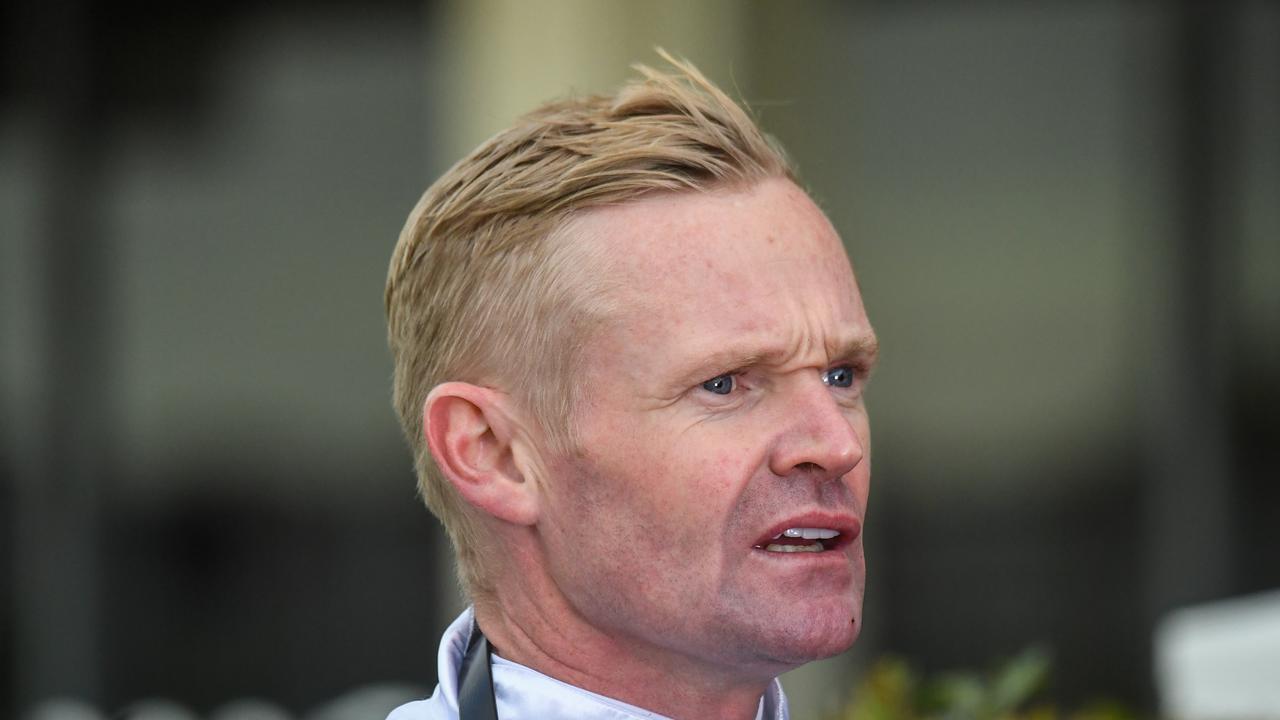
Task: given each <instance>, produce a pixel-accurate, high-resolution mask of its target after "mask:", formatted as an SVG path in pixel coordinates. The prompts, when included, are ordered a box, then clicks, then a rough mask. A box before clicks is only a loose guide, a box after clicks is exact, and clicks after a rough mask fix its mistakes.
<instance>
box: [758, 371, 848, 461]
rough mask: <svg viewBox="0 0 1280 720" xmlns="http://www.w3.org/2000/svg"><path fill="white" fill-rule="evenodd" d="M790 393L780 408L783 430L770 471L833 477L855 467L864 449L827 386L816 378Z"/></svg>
mask: <svg viewBox="0 0 1280 720" xmlns="http://www.w3.org/2000/svg"><path fill="white" fill-rule="evenodd" d="M793 393H794V394H793V396H792V397H790V398H789V401H788V402H787V403H785V404H784V406H783V408H782V412H783V413H785V416H784V417H783V418H781V423H780V425H781V426H782V428H783V430H782V433H781V435H780V436H779V437H778V441H777V443H776V444H775V446H774V450H773V453H772V455H771V457H770V461H769V469H770V470H771V471H772V472H773V474H774V475H777V476H778V477H788V476H791V475H795V474H797V473H809V474H814V475H817V476H819V477H821V478H822V479H824V480H834V479H837V478H839V477H842V476H844V475H845V474H846V473H848V472H849V471H851V470H853V469H854V468H855V467H857V465H858V463H860V462H862V458H863V456H864V455H865V454H866V450H865V448H864V447H863V442H862V438H860V437H858V432H857V430H855V429H854V426H853V423H852V422H850V420H849V416H848V414H847V413H848V410H846V409H844V408H842V407H841V406H840V404H839V403H837V402H836V399H835V398H834V397H832V394H831V388H829V387H828V386H827V385H826V384H825V383H823V382H822V381H821V379H817V380H816V381H815V382H813V383H809V382H805V383H804V387H803V388H796V389H794V390H793Z"/></svg>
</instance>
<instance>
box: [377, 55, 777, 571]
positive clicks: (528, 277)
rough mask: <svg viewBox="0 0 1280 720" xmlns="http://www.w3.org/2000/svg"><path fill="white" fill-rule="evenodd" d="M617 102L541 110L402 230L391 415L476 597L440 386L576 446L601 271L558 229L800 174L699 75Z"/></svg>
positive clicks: (681, 76) (598, 316) (603, 311)
mask: <svg viewBox="0 0 1280 720" xmlns="http://www.w3.org/2000/svg"><path fill="white" fill-rule="evenodd" d="M659 53H660V54H661V55H662V57H663V58H664V59H665V60H666V61H667V62H669V63H670V64H671V65H672V69H673V72H661V71H658V70H655V69H652V68H649V67H646V66H643V65H637V66H635V69H636V70H637V71H638V72H639V73H640V74H641V77H640V78H638V79H636V80H634V81H632V82H631V83H630V84H628V85H626V86H624V87H623V88H622V89H621V90H620V91H619V92H618V94H617V95H616V96H614V97H604V96H591V97H584V98H577V99H570V100H564V101H559V102H552V103H548V104H546V105H544V106H542V107H540V108H538V109H537V110H534V111H533V112H531V113H529V114H528V115H525V116H523V117H521V118H520V119H519V120H518V121H517V122H516V124H515V125H514V126H513V127H511V128H510V129H508V130H504V131H503V132H500V133H498V134H497V135H496V136H494V137H492V138H490V139H489V140H488V141H487V142H485V143H484V144H483V145H481V146H480V147H478V148H476V149H475V150H474V151H473V152H472V153H471V154H470V155H468V156H466V157H465V158H463V159H462V160H460V161H459V162H458V163H457V164H456V165H454V166H453V167H452V168H450V169H449V170H448V171H447V172H446V173H445V174H444V175H443V176H441V177H440V178H439V179H438V180H437V181H436V182H435V183H434V184H432V185H431V187H429V188H428V189H427V191H426V193H425V194H423V196H422V199H421V200H419V202H418V204H417V206H416V207H415V208H414V209H413V212H412V213H411V214H410V215H409V219H408V221H407V222H406V223H405V226H404V230H403V231H402V232H401V234H400V239H399V242H398V243H397V244H396V248H395V252H394V254H393V255H392V258H391V267H390V270H389V272H388V276H387V286H386V296H385V300H386V311H387V325H388V342H389V344H390V346H391V352H392V355H393V357H394V361H395V389H394V404H395V408H396V411H397V413H398V414H399V417H400V424H401V426H402V428H403V429H404V433H405V435H406V437H407V438H408V441H409V444H410V446H411V447H412V449H413V454H414V460H415V466H416V469H417V475H418V487H419V490H420V492H421V494H422V496H423V499H424V500H425V501H426V504H427V506H428V507H429V508H430V509H431V511H432V512H433V513H434V514H435V515H436V516H437V517H438V518H439V519H440V521H441V522H442V523H443V525H444V527H445V529H446V530H447V532H448V534H449V538H450V541H451V542H452V543H453V547H454V552H455V556H456V558H457V561H458V577H459V580H460V582H461V583H462V586H463V589H464V591H466V592H468V593H471V594H472V595H473V596H474V595H475V594H477V593H481V592H483V591H485V590H486V589H487V587H488V583H487V582H486V577H485V573H484V571H483V568H482V567H481V564H482V561H481V554H480V552H479V548H480V545H479V543H478V542H477V541H478V537H477V528H476V524H475V521H474V519H473V517H472V516H471V511H470V508H469V506H468V505H467V504H466V502H465V501H463V500H462V499H461V498H460V497H459V496H458V495H457V493H456V491H455V490H454V488H453V486H452V485H451V484H450V483H449V482H448V481H447V480H446V479H444V478H443V477H442V476H441V474H440V472H439V470H438V469H437V468H436V466H435V464H434V462H433V460H432V458H431V454H430V452H429V450H428V448H427V443H426V441H425V438H424V437H423V415H422V413H423V403H424V401H425V399H426V397H427V394H428V393H429V392H430V390H431V388H432V387H434V386H436V385H437V384H439V383H441V382H445V381H451V380H457V381H464V382H472V383H476V384H482V385H489V386H492V387H498V388H500V389H502V390H504V391H506V392H508V393H511V394H512V395H513V396H514V397H516V398H517V399H518V400H519V401H521V402H522V403H523V404H524V406H525V408H526V409H527V410H528V411H529V412H530V414H531V416H532V417H534V418H538V421H539V422H540V423H541V424H542V428H543V430H544V431H545V433H544V434H545V435H546V436H547V437H548V438H549V439H550V441H551V442H552V443H553V444H554V445H555V446H556V447H555V449H557V450H559V451H568V450H571V449H572V448H573V447H574V433H573V428H572V413H573V409H574V407H575V406H576V403H577V401H578V399H579V391H578V388H577V387H576V385H575V383H573V382H572V379H573V378H574V376H575V374H576V369H577V365H578V362H579V359H580V358H579V355H580V354H579V353H578V352H577V349H578V348H579V347H581V345H582V343H583V341H584V340H585V339H586V337H588V336H589V335H590V333H591V331H592V329H593V328H594V327H596V326H597V324H598V323H599V322H601V321H602V320H603V319H604V318H605V317H607V315H608V306H607V304H606V303H605V300H606V299H607V297H608V295H609V293H607V292H604V290H605V288H602V287H600V286H599V285H598V284H597V283H596V282H595V281H596V280H598V279H599V278H598V273H592V272H591V268H592V267H593V266H594V264H593V263H592V262H591V261H590V258H586V257H583V256H582V253H581V252H580V248H579V245H581V244H578V245H575V244H574V243H573V242H571V241H570V240H569V239H568V236H569V235H571V233H568V232H565V230H566V228H567V227H568V225H569V222H570V220H571V219H572V217H573V215H574V213H576V212H578V211H580V210H584V209H586V208H591V207H597V206H600V205H605V204H615V203H620V202H625V201H627V200H630V199H633V198H637V197H639V196H641V195H645V194H649V193H653V192H661V191H668V192H671V191H696V190H705V189H708V188H712V187H717V186H722V185H739V184H750V183H753V182H756V181H759V180H763V179H766V178H771V177H792V172H791V169H790V166H789V164H788V162H787V160H786V157H785V155H784V154H783V152H782V151H781V149H780V148H779V147H777V146H776V145H775V144H774V143H773V142H771V140H770V139H768V138H767V137H766V136H765V135H764V134H763V133H761V131H760V130H759V128H757V127H756V125H755V123H754V122H753V121H752V120H751V118H750V117H749V116H748V115H747V113H746V112H744V111H743V109H742V108H740V107H739V106H738V105H736V104H735V103H734V102H733V101H732V100H731V99H730V98H729V97H728V96H727V95H725V94H724V92H722V91H721V90H720V89H719V88H717V87H716V86H715V85H713V84H712V83H711V82H710V81H708V80H707V79H706V78H705V77H704V76H703V75H702V74H701V73H700V72H699V71H698V70H697V69H696V68H695V67H693V65H691V64H690V63H688V62H682V61H679V60H676V59H674V58H672V57H671V56H670V55H668V54H666V53H664V52H662V51H661V50H659Z"/></svg>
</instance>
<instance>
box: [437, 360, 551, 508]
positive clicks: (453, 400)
mask: <svg viewBox="0 0 1280 720" xmlns="http://www.w3.org/2000/svg"><path fill="white" fill-rule="evenodd" d="M504 400H505V396H503V395H502V394H501V393H499V392H498V391H496V390H492V389H490V388H485V387H480V386H479V385H472V384H470V383H463V382H446V383H441V384H440V385H437V386H435V387H434V388H432V390H431V392H430V393H429V394H428V395H427V400H426V402H425V403H423V406H422V421H423V426H422V433H423V437H424V439H425V440H426V441H427V446H428V447H430V448H431V455H432V456H433V457H434V458H435V461H436V465H437V466H438V467H439V468H440V472H441V473H443V474H444V476H445V479H446V480H448V482H450V483H451V484H452V485H453V487H454V489H456V490H457V491H458V494H459V495H461V496H462V497H463V499H465V500H466V501H467V502H468V503H470V504H471V505H472V506H474V507H475V508H477V509H479V510H482V511H484V512H485V513H487V514H489V515H492V516H493V517H495V518H498V519H499V520H504V521H506V522H509V523H514V524H516V525H532V524H533V523H534V521H535V520H536V519H537V508H538V502H537V499H538V498H537V489H536V484H535V483H533V482H531V481H530V480H531V479H529V478H525V477H524V475H523V474H522V473H521V471H520V469H519V468H518V467H517V466H516V463H515V460H514V456H513V454H512V450H511V442H512V438H513V436H514V432H515V430H516V428H515V427H514V420H513V418H512V417H511V416H510V414H509V413H508V412H507V409H506V404H505V402H504Z"/></svg>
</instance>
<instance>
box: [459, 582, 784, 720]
mask: <svg viewBox="0 0 1280 720" xmlns="http://www.w3.org/2000/svg"><path fill="white" fill-rule="evenodd" d="M475 613H476V622H477V623H478V624H479V625H480V628H481V629H482V630H483V631H484V633H485V635H486V636H487V637H488V638H489V642H490V643H491V644H492V645H493V647H494V651H495V652H496V653H497V654H498V655H500V656H501V657H503V658H506V659H507V660H511V661H512V662H516V663H519V664H521V665H524V666H526V667H529V668H532V669H534V670H537V671H538V672H540V673H542V674H544V675H547V676H550V677H553V678H555V679H557V680H560V681H562V682H566V683H569V684H570V685H573V686H575V687H579V688H582V689H583V690H588V691H590V692H593V693H596V694H598V695H604V696H605V697H609V698H613V699H615V700H621V701H622V702H625V703H628V704H630V705H635V706H637V707H641V708H644V709H646V710H650V711H653V712H656V713H660V714H662V715H666V716H668V717H671V718H676V719H677V720H683V719H684V718H724V719H725V720H753V719H754V718H755V717H756V715H757V711H758V709H759V705H760V698H761V696H762V695H763V694H764V692H765V690H766V689H767V688H768V686H769V683H770V682H771V678H742V677H734V675H733V674H732V673H726V672H723V671H720V670H717V669H714V668H712V667H709V666H708V665H707V664H705V663H701V662H697V661H693V660H690V659H687V658H682V657H679V656H677V655H674V654H672V653H668V652H665V651H663V650H661V649H659V648H646V647H636V646H635V645H634V644H633V643H629V642H628V641H627V639H626V638H615V637H610V636H608V635H606V634H605V633H602V632H600V631H598V630H596V629H595V628H592V627H591V626H590V624H589V623H586V622H585V621H583V620H582V619H581V618H580V617H579V616H577V615H576V614H573V613H571V615H572V617H571V618H565V617H563V614H564V613H560V612H548V608H545V607H542V606H540V605H539V604H538V603H535V602H530V601H528V596H527V595H524V594H518V595H517V596H516V597H504V598H502V599H501V600H495V599H494V598H483V597H481V598H477V599H476V604H475Z"/></svg>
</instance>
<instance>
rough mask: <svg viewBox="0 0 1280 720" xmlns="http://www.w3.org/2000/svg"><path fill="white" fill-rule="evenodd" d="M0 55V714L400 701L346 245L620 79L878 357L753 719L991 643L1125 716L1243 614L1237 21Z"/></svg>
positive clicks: (1277, 565)
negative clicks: (764, 147)
mask: <svg viewBox="0 0 1280 720" xmlns="http://www.w3.org/2000/svg"><path fill="white" fill-rule="evenodd" d="M0 45H2V48H3V56H2V57H3V75H2V77H0V83H2V84H0V405H2V411H0V537H2V538H3V549H4V552H3V553H2V554H0V648H3V650H4V651H5V652H4V653H3V655H0V714H3V715H7V716H14V717H20V716H22V715H23V714H26V713H29V712H31V711H32V709H33V708H37V707H45V708H46V709H47V708H48V707H50V706H48V705H43V706H41V705H39V704H40V703H44V702H46V701H48V700H49V699H51V698H67V699H72V700H76V701H79V702H83V703H86V704H87V705H89V706H93V707H96V708H98V709H99V710H100V711H101V712H102V713H104V714H111V713H120V712H122V711H126V712H127V709H128V708H130V707H136V703H138V702H139V701H142V700H146V699H148V698H150V699H155V698H167V699H169V700H171V701H173V702H175V703H177V704H178V705H180V706H181V708H185V709H186V710H185V711H186V712H190V713H194V714H196V715H199V716H209V715H210V714H211V713H212V714H214V715H216V714H217V713H218V712H224V714H225V710H226V707H227V703H229V702H231V701H233V700H236V699H243V698H259V699H261V700H263V701H265V702H266V703H269V704H270V707H272V708H275V709H276V711H277V712H278V713H285V714H288V715H290V716H295V717H320V716H322V715H323V712H324V711H325V709H326V708H329V709H332V708H333V707H334V705H333V703H334V701H335V700H336V699H340V698H344V697H346V698H350V697H351V696H350V695H349V693H351V692H352V691H353V690H356V689H357V688H369V687H375V688H381V691H382V692H383V694H382V695H379V696H378V697H379V698H382V700H380V701H385V702H391V701H393V700H398V699H400V698H402V697H408V696H412V695H413V694H414V693H425V692H429V689H430V687H431V686H433V685H434V684H435V672H436V670H435V653H436V644H437V640H438V637H439V634H440V632H441V630H442V629H443V628H444V626H445V625H446V624H447V623H448V621H449V620H450V619H451V618H452V617H453V616H454V614H455V613H456V612H457V610H458V608H459V607H460V601H459V598H458V594H457V591H456V590H455V589H454V583H453V580H452V574H451V568H450V567H449V561H448V552H447V549H446V547H445V541H444V538H443V534H442V533H441V531H440V529H439V527H438V526H437V524H436V523H435V521H434V519H432V518H431V517H430V516H429V515H428V514H427V512H426V511H425V510H424V509H423V508H422V507H421V506H420V504H419V503H418V502H417V500H416V497H415V491H414V480H413V475H412V470H411V462H410V458H409V454H408V452H407V451H406V449H405V447H404V445H403V443H402V440H401V438H400V435H399V432H398V428H397V426H396V423H395V419H394V417H393V414H392V411H391V409H390V404H389V396H390V360H389V356H388V353H387V351H386V349H385V343H384V326H383V317H382V285H383V280H384V276H385V271H386V265H387V262H388V259H389V257H390V253H391V249H392V247H393V245H394V243H395V240H396V237H397V234H398V232H399V230H400V227H401V224H402V223H403V222H404V218H405V217H406V216H407V214H408V212H409V210H410V208H411V207H412V206H413V204H414V202H415V201H416V199H417V197H418V196H419V194H420V193H421V192H422V191H423V190H424V189H425V187H426V186H427V185H428V184H429V183H430V181H431V180H432V179H433V178H434V177H436V176H437V175H438V174H439V173H440V172H442V171H443V170H444V169H445V168H446V167H448V166H449V165H450V164H451V163H452V162H453V161H454V160H456V159H457V158H459V157H460V156H461V155H462V154H464V153H465V152H466V151H467V150H469V149H470V148H471V147H474V146H475V145H476V144H478V143H479V142H480V141H482V140H483V139H485V138H486V137H487V136H489V135H490V134H491V133H493V132H495V131H497V130H498V129H500V128H502V127H504V126H506V125H507V124H508V123H509V122H510V121H511V120H512V119H513V118H514V117H515V116H516V115H517V114H519V113H521V112H523V111H525V110H528V109H530V108H531V107H532V106H533V105H535V104H536V103H537V102H539V101H542V100H545V99H550V98H555V97H563V96H565V95H568V94H571V93H582V92H608V91H611V90H612V89H614V88H615V87H616V86H617V85H618V84H619V83H621V82H622V81H623V80H625V79H626V78H627V77H629V76H630V74H631V73H630V71H629V69H628V66H629V65H630V64H631V63H632V62H636V61H643V62H649V63H656V62H658V58H657V57H656V55H655V53H654V52H653V48H654V46H657V45H661V46H663V47H665V48H667V49H669V50H671V51H673V52H674V53H676V54H677V55H682V56H685V57H687V58H689V59H691V60H692V61H694V62H695V63H696V64H698V65H699V66H700V67H701V68H702V69H703V70H704V71H705V72H706V73H707V74H708V75H710V76H711V77H712V78H713V79H715V80H716V81H717V82H718V83H720V84H721V85H722V86H723V87H725V88H726V89H727V90H728V91H729V92H730V94H733V95H735V96H739V97H741V98H743V99H745V100H746V101H747V102H748V103H749V104H750V105H751V106H752V107H753V108H754V109H755V112H756V114H757V115H758V116H759V118H760V121H761V123H762V125H763V126H764V127H765V128H766V129H767V130H768V131H770V132H771V133H773V134H774V135H776V136H777V137H778V138H779V139H780V140H781V141H782V143H783V144H784V145H785V146H786V147H787V148H788V150H789V151H790V152H791V154H792V155H793V157H794V159H795V161H796V164H797V165H798V166H799V169H800V173H801V175H802V177H803V179H804V180H805V182H806V183H807V184H808V185H809V187H810V188H811V191H812V193H813V194H814V196H815V197H816V198H817V199H818V200H819V202H820V203H821V204H822V205H823V206H824V208H825V209H826V210H827V212H828V213H829V214H830V216H831V218H832V220H833V221H834V223H835V224H836V226H837V228H838V229H839V230H840V231H841V233H842V235H843V237H844V238H845V240H846V242H847V245H848V247H849V250H850V253H851V256H852V258H853V261H854V264H855V267H856V270H857V273H858V276H859V279H860V282H861V285H862V288H863V293H864V298H865V301H866V304H867V306H868V309H869V312H870V314H871V317H872V320H873V322H874V323H875V324H876V326H877V328H878V331H879V333H880V335H881V340H882V343H883V364H882V367H881V369H880V370H879V371H878V375H877V377H876V378H875V380H874V382H873V384H872V387H871V390H870V403H871V408H872V418H873V428H874V431H875V432H874V434H875V447H876V450H875V462H876V471H875V474H874V482H873V493H872V507H871V515H870V518H869V523H868V529H867V532H868V539H867V547H868V556H869V563H870V571H869V572H870V575H869V580H868V591H867V608H866V630H865V631H864V633H863V636H862V639H861V640H860V641H859V644H858V645H857V646H856V648H855V650H854V651H853V652H851V653H850V654H848V655H847V656H845V657H842V658H838V659H835V660H831V661H826V662H823V663H819V664H815V665H814V666H811V667H809V668H806V669H804V670H802V671H799V672H797V673H794V674H792V676H790V677H788V678H786V683H787V686H788V688H789V691H790V693H791V695H792V701H793V707H794V709H795V717H797V719H798V720H806V719H809V718H818V717H821V716H822V714H823V713H825V712H828V711H829V710H831V709H832V708H834V707H836V706H837V705H838V704H839V703H841V702H842V701H843V700H844V699H845V697H846V696H847V693H848V692H849V690H850V688H851V687H853V685H854V684H855V683H856V682H857V679H858V678H859V677H860V676H861V675H862V674H863V673H865V671H866V669H867V668H868V667H869V664H870V663H871V662H872V660H873V659H874V658H876V657H879V656H881V655H882V654H885V653H896V654H899V655H902V656H904V657H906V658H908V659H910V661H911V662H912V663H915V664H916V665H917V666H918V667H920V668H922V669H923V670H925V671H936V670H945V669H947V668H953V667H967V668H973V667H979V668H980V667H985V666H987V665H989V664H990V663H992V662H995V661H997V660H999V659H1000V658H1003V657H1008V656H1010V655H1013V654H1015V653H1017V652H1018V651H1020V650H1022V649H1023V648H1025V647H1028V646H1030V645H1039V646H1041V647H1045V648H1048V649H1049V650H1050V651H1051V653H1052V658H1053V674H1052V681H1051V686H1050V688H1049V690H1050V692H1051V694H1052V697H1054V698H1057V699H1058V700H1059V701H1060V702H1062V703H1064V704H1066V705H1071V704H1075V703H1081V702H1086V701H1088V700H1089V699H1092V698H1103V697H1107V698H1114V699H1116V700H1118V701H1120V702H1122V703H1124V704H1125V705H1127V706H1128V707H1130V708H1133V709H1136V710H1139V711H1143V712H1154V711H1156V710H1157V708H1158V707H1159V705H1158V703H1159V694H1158V692H1157V684H1156V681H1155V679H1154V678H1155V675H1154V668H1155V666H1156V658H1154V650H1153V637H1154V633H1155V632H1156V628H1157V626H1158V623H1159V622H1160V621H1161V618H1163V617H1165V616H1166V613H1168V612H1169V611H1170V610H1172V609H1174V608H1178V607H1183V606H1187V605H1193V604H1198V603H1203V602H1206V601H1211V600H1216V599H1221V598H1227V597H1233V596H1240V595H1247V594H1250V593H1257V592H1261V591H1266V590H1271V589H1276V588H1280V482H1277V480H1280V442H1277V440H1278V439H1280V438H1278V437H1277V420H1278V419H1277V417H1276V409H1275V408H1276V407H1277V406H1278V405H1280V133H1278V132H1277V130H1278V129H1280V4H1278V3H1274V2H1262V1H1248V2H1246V1H1241V2H1221V3H1194V2H1184V3H1157V2H1085V3H1081V2H1067V1H1065V0H1064V1H1061V2H1042V3H1028V2H1012V1H1000V0H993V1H990V2H981V3H952V2H937V3H929V2H920V1H908V2H895V3H887V2H854V3H848V2H834V1H831V2H817V1H813V2H804V3H775V2H764V1H761V2H731V1H729V0H708V1H704V2H678V1H676V0H670V1H664V2H645V3H638V2H634V3H633V2H621V1H620V0H614V1H600V2H592V1H589V0H577V1H572V2H518V1H516V0H501V1H500V0H478V1H472V2H463V1H462V0H458V1H457V2H444V1H437V2H431V1H426V2H424V1H423V0H411V1H409V0H375V1H365V2H348V1H344V0H324V1H322V2H308V3H301V2H294V3H274V4H266V3H248V2H240V3H191V4H182V3H152V2H139V1H138V0H120V1H118V2H114V3H103V2H91V1H90V0H80V1H79V2H75V1H71V2H56V1H54V0H17V1H13V0H11V1H10V2H8V3H6V4H5V5H4V20H3V24H0ZM1278 672H1280V671H1278ZM375 704H376V703H375Z"/></svg>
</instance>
